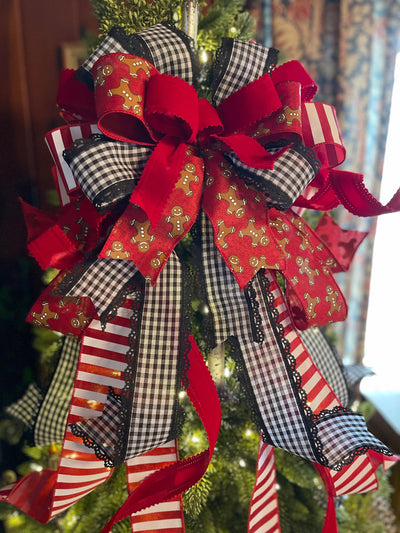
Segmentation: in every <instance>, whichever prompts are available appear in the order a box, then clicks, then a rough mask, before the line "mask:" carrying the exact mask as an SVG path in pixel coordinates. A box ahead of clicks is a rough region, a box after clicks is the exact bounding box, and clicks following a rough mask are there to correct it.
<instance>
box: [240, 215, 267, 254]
mask: <svg viewBox="0 0 400 533" xmlns="http://www.w3.org/2000/svg"><path fill="white" fill-rule="evenodd" d="M255 220H256V219H255V218H254V217H252V218H250V219H249V223H248V224H247V227H246V228H244V229H243V230H240V231H239V233H238V235H239V237H249V238H250V239H251V246H253V247H254V248H255V247H256V246H268V244H269V242H270V239H269V237H268V236H267V235H265V232H266V231H267V228H266V227H265V226H261V228H260V229H258V228H256V226H255V224H254V222H255Z"/></svg>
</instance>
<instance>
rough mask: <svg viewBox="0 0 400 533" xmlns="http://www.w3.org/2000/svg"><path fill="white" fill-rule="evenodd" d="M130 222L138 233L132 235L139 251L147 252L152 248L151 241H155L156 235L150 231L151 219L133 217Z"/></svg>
mask: <svg viewBox="0 0 400 533" xmlns="http://www.w3.org/2000/svg"><path fill="white" fill-rule="evenodd" d="M129 224H130V225H131V226H133V227H134V228H135V229H136V235H134V236H133V237H131V242H133V243H136V244H137V247H138V250H139V252H142V253H145V252H148V250H149V249H150V243H151V242H153V241H155V239H156V238H155V236H154V235H152V234H151V233H150V221H149V220H145V221H143V222H140V221H139V220H136V219H132V220H130V221H129Z"/></svg>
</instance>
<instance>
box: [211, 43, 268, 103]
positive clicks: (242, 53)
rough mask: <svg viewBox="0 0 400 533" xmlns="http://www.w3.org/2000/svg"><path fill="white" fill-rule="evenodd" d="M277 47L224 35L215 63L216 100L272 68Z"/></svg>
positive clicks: (214, 101)
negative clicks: (226, 37)
mask: <svg viewBox="0 0 400 533" xmlns="http://www.w3.org/2000/svg"><path fill="white" fill-rule="evenodd" d="M275 59H276V50H274V49H269V48H266V47H265V46H262V45H260V44H257V43H249V42H246V41H239V40H233V39H224V40H223V43H222V47H221V49H220V50H219V51H218V56H217V62H216V65H215V67H214V72H213V75H214V78H215V82H214V85H215V88H214V93H213V104H214V105H215V106H218V105H219V104H220V103H221V102H222V100H225V98H227V97H228V96H229V95H231V94H233V93H234V92H236V91H238V90H239V89H241V88H242V87H244V86H245V85H247V84H249V83H250V82H252V81H254V80H256V79H257V78H259V77H260V76H262V75H263V74H265V73H266V72H268V71H269V70H270V69H271V66H272V63H273V62H274V61H275Z"/></svg>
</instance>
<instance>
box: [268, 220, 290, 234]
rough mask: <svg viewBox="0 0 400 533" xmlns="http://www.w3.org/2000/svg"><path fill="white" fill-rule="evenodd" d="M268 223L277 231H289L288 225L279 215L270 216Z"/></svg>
mask: <svg viewBox="0 0 400 533" xmlns="http://www.w3.org/2000/svg"><path fill="white" fill-rule="evenodd" d="M269 225H270V227H271V228H274V229H275V230H276V231H277V232H278V233H283V232H284V231H285V232H288V231H289V226H288V225H287V224H286V222H284V221H283V220H282V218H281V217H279V216H277V217H276V218H270V219H269Z"/></svg>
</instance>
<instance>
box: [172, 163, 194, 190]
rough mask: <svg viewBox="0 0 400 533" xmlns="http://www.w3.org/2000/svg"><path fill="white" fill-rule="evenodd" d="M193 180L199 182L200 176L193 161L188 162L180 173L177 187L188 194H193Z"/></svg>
mask: <svg viewBox="0 0 400 533" xmlns="http://www.w3.org/2000/svg"><path fill="white" fill-rule="evenodd" d="M193 182H194V183H198V182H199V176H197V174H196V166H195V165H193V163H186V165H185V166H184V167H183V170H182V171H181V173H180V177H179V180H178V181H177V183H176V185H175V189H181V190H182V191H183V192H184V193H185V195H186V196H193V191H192V189H191V184H192V183H193Z"/></svg>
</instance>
